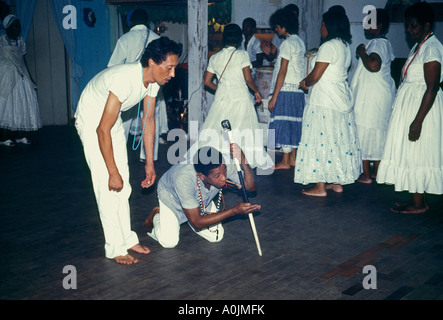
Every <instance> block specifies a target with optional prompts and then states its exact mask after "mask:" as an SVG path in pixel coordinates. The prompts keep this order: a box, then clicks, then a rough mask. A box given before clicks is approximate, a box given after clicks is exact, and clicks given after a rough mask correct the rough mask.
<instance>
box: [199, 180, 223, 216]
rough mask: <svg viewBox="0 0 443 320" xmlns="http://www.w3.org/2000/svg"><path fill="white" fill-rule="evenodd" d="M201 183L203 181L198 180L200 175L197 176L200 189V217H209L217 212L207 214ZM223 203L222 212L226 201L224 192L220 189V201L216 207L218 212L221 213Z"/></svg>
mask: <svg viewBox="0 0 443 320" xmlns="http://www.w3.org/2000/svg"><path fill="white" fill-rule="evenodd" d="M200 181H201V180H200V179H199V178H198V175H197V189H198V194H199V196H200V215H202V216H204V215H207V214H212V213H215V212H207V211H206V210H205V206H204V204H203V196H202V192H201V189H200ZM222 203H223V209H222V211H223V210H224V209H225V199H224V198H223V192H222V190H221V189H220V191H219V192H218V200H217V205H216V209H217V212H219V211H220V205H221V204H222Z"/></svg>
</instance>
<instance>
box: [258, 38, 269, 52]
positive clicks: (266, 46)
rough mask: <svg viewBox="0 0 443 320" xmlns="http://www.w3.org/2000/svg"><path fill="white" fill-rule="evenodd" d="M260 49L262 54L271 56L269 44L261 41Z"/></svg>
mask: <svg viewBox="0 0 443 320" xmlns="http://www.w3.org/2000/svg"><path fill="white" fill-rule="evenodd" d="M260 49H261V50H262V51H263V53H264V54H266V55H270V54H271V42H270V41H264V40H262V41H261V42H260Z"/></svg>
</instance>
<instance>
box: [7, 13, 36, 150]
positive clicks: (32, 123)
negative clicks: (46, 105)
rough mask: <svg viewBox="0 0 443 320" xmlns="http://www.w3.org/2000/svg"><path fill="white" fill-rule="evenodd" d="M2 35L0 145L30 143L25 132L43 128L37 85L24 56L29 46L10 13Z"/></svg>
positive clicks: (16, 21)
mask: <svg viewBox="0 0 443 320" xmlns="http://www.w3.org/2000/svg"><path fill="white" fill-rule="evenodd" d="M3 25H4V27H5V29H6V33H4V34H1V35H0V131H1V137H0V144H2V145H6V146H13V145H15V143H25V144H29V143H30V140H29V139H28V138H27V137H26V136H25V135H26V132H29V131H36V130H38V129H39V128H41V120H40V110H39V107H38V101H37V94H36V91H35V89H36V86H35V84H34V83H33V82H32V80H31V77H30V75H29V73H28V69H27V67H26V64H25V60H24V58H23V56H24V55H25V54H26V45H25V42H24V40H23V38H22V37H21V36H20V32H21V26H20V21H19V20H18V19H17V17H16V16H14V15H12V14H10V15H8V16H6V17H5V19H4V20H3Z"/></svg>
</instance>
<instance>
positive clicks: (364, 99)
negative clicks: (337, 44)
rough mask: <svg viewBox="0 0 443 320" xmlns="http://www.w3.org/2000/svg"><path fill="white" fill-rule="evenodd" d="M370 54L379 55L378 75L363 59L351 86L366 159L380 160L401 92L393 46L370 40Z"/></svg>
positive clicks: (368, 52) (364, 158) (385, 41)
mask: <svg viewBox="0 0 443 320" xmlns="http://www.w3.org/2000/svg"><path fill="white" fill-rule="evenodd" d="M366 53H367V54H368V55H370V54H371V53H376V54H378V55H379V56H380V58H381V61H382V64H381V68H380V70H379V71H378V72H370V71H369V70H367V69H366V68H365V66H364V65H363V62H362V60H361V59H360V60H359V62H358V66H357V69H356V71H355V74H354V77H353V78H352V83H351V90H352V93H353V95H354V99H355V104H354V114H355V123H356V124H357V132H358V138H359V141H360V149H361V152H362V159H363V160H372V161H380V159H381V157H382V155H383V150H384V147H385V141H386V134H387V131H388V125H389V119H390V118H391V112H392V104H393V103H394V98H395V93H396V90H397V89H396V88H395V82H394V79H392V76H391V62H392V61H393V60H394V58H395V56H394V51H393V49H392V46H391V43H390V42H389V40H387V39H385V38H376V39H372V40H370V41H369V42H368V44H367V46H366Z"/></svg>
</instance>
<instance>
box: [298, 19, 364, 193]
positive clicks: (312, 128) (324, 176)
mask: <svg viewBox="0 0 443 320" xmlns="http://www.w3.org/2000/svg"><path fill="white" fill-rule="evenodd" d="M321 36H322V39H323V44H322V45H321V46H320V48H319V50H318V53H317V56H316V59H315V66H314V68H313V70H312V71H311V72H310V74H309V75H308V76H307V77H306V78H305V79H304V80H303V81H302V82H301V83H300V86H301V87H302V88H304V89H306V90H307V89H309V91H310V92H309V96H308V99H307V105H306V107H305V111H304V114H303V125H302V137H301V141H300V145H299V147H298V154H297V159H296V162H295V171H294V182H295V183H301V184H304V185H306V184H310V183H316V185H315V186H314V187H313V188H310V189H308V190H303V194H305V195H309V196H317V197H325V196H327V190H328V189H332V190H333V191H335V192H343V187H342V185H345V184H350V183H353V182H354V181H355V180H357V179H358V177H359V175H360V173H361V152H360V148H359V142H358V137H357V128H356V125H355V120H354V113H353V109H352V107H353V99H352V94H351V90H350V88H349V85H348V82H347V70H348V68H349V66H350V64H351V51H350V48H349V42H350V40H351V34H350V24H349V19H348V17H347V16H346V14H345V13H343V12H339V11H331V10H329V11H328V12H326V13H325V14H323V21H322V27H321ZM327 183H328V185H327Z"/></svg>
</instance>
